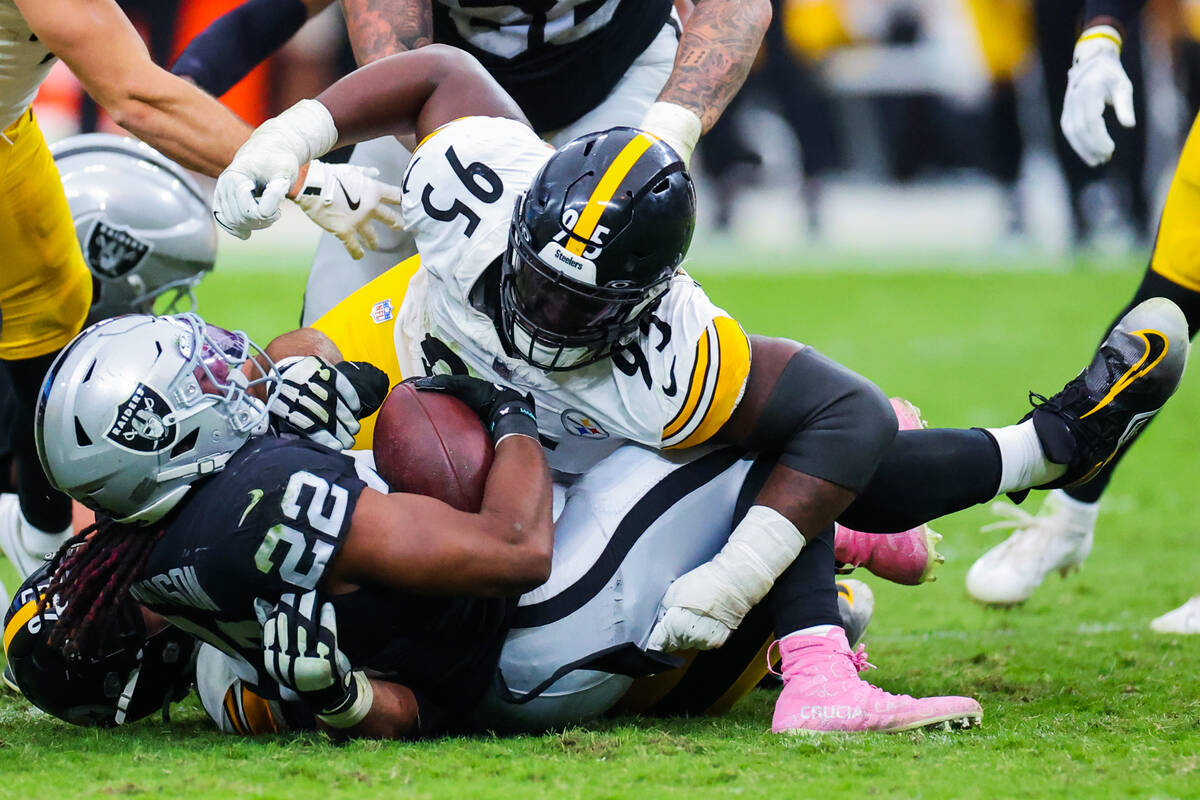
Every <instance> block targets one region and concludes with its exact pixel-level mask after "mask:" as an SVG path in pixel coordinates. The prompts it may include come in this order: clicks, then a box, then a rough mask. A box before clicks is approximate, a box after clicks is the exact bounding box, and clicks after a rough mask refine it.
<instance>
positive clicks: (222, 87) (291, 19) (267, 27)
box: [171, 0, 328, 95]
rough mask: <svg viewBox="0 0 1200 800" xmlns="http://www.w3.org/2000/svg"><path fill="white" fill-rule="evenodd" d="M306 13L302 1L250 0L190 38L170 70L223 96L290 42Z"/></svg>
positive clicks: (204, 88)
mask: <svg viewBox="0 0 1200 800" xmlns="http://www.w3.org/2000/svg"><path fill="white" fill-rule="evenodd" d="M327 2H328V0H326V3H327ZM309 11H310V10H309V8H308V7H307V6H306V5H305V4H304V3H302V2H300V0H248V2H245V3H242V4H241V5H240V6H238V7H237V8H235V9H233V10H232V11H230V12H228V13H227V14H223V15H222V16H220V17H218V18H217V19H215V20H214V21H213V22H212V23H211V24H210V25H209V26H208V27H207V28H205V29H204V30H203V31H201V32H200V33H199V34H198V35H197V36H196V37H195V38H194V39H192V41H191V42H189V43H188V46H187V47H185V48H184V50H183V52H182V53H180V54H179V58H178V59H176V60H175V64H174V65H173V66H172V67H171V72H172V73H173V74H175V75H178V76H180V77H182V78H188V79H189V80H191V81H192V82H193V83H195V84H196V85H197V86H199V87H200V88H201V89H203V90H204V91H206V92H208V93H210V94H213V95H222V94H225V92H227V91H229V89H230V88H231V87H232V86H233V85H234V84H236V83H237V82H238V81H240V80H241V79H242V78H244V77H246V75H248V74H249V73H250V71H251V70H252V69H254V68H255V67H257V66H258V65H259V64H261V63H262V62H263V61H264V60H266V59H267V57H269V56H270V55H272V54H273V53H275V51H277V50H278V49H279V48H280V47H282V46H283V45H284V44H285V43H286V42H287V41H288V40H289V39H290V38H292V36H293V35H294V34H295V33H296V31H298V30H300V27H301V26H302V25H304V22H305V20H307V19H308V16H309Z"/></svg>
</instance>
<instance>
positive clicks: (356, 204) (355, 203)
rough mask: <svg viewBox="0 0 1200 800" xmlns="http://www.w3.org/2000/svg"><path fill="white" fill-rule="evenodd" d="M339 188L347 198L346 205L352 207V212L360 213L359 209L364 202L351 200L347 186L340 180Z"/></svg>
mask: <svg viewBox="0 0 1200 800" xmlns="http://www.w3.org/2000/svg"><path fill="white" fill-rule="evenodd" d="M338 188H339V189H341V190H342V195H343V196H344V197H345V198H346V205H348V206H350V210H351V211H358V207H359V206H360V205H362V200H361V199H359V200H351V199H350V193H349V192H347V191H346V186H345V184H343V183H342V182H341V181H340V180H339V181H338Z"/></svg>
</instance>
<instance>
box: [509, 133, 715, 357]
mask: <svg viewBox="0 0 1200 800" xmlns="http://www.w3.org/2000/svg"><path fill="white" fill-rule="evenodd" d="M695 224H696V192H695V188H694V187H693V185H692V179H691V176H689V175H688V173H687V170H686V169H685V167H684V164H683V162H682V161H681V160H680V159H679V156H678V155H676V153H675V151H674V150H672V149H671V148H670V147H668V146H667V145H666V144H664V143H663V142H661V141H660V140H659V139H658V138H656V137H654V136H652V135H650V134H648V133H644V132H642V131H638V130H635V129H633V128H612V129H610V130H607V131H601V132H599V133H592V134H588V135H587V136H582V137H580V138H578V139H575V140H573V141H571V142H569V143H568V144H566V145H564V146H563V147H562V148H560V149H559V150H558V151H557V152H556V153H555V154H554V155H553V156H551V157H550V159H549V160H548V161H547V162H546V163H545V165H544V166H543V167H542V169H541V171H540V172H539V173H538V174H537V176H536V177H535V178H534V179H533V183H532V185H531V186H530V187H529V189H528V190H527V191H526V193H525V194H524V196H523V197H521V198H520V200H518V202H517V207H516V209H515V213H514V216H513V224H512V230H511V232H510V234H509V244H508V250H507V252H506V253H505V255H504V259H503V265H502V268H501V278H500V334H501V338H502V339H503V340H504V344H505V346H506V347H507V348H508V349H509V350H510V351H512V352H513V353H514V354H516V355H519V356H520V357H521V358H523V359H524V360H526V361H528V362H529V363H530V364H533V365H534V366H536V367H539V368H541V369H544V370H567V369H577V368H579V367H582V366H585V365H587V364H592V363H595V362H596V361H599V360H600V359H603V358H606V357H607V356H608V355H609V354H610V353H611V352H612V351H613V349H614V348H615V347H617V346H618V345H619V344H621V343H622V342H624V341H627V340H628V339H629V338H630V337H631V336H633V335H634V334H636V333H637V330H638V327H639V325H640V324H641V323H642V321H643V320H644V319H646V318H647V317H648V316H649V315H650V313H651V312H652V311H653V310H654V307H655V306H656V304H657V301H658V300H659V298H660V297H661V296H662V294H663V293H664V292H665V291H666V290H667V287H668V286H669V285H670V281H671V277H672V276H673V275H674V274H675V271H676V269H677V267H678V266H679V264H680V262H681V261H682V260H683V256H684V254H685V253H687V249H688V245H689V244H690V243H691V240H692V230H693V229H694V228H695Z"/></svg>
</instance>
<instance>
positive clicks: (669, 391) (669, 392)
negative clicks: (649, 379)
mask: <svg viewBox="0 0 1200 800" xmlns="http://www.w3.org/2000/svg"><path fill="white" fill-rule="evenodd" d="M662 390H663V394H665V395H666V396H667V397H674V396H675V392H677V391H679V384H677V383H676V382H675V359H674V358H672V359H671V385H670V386H664V387H662Z"/></svg>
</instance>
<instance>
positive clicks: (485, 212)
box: [395, 117, 750, 475]
mask: <svg viewBox="0 0 1200 800" xmlns="http://www.w3.org/2000/svg"><path fill="white" fill-rule="evenodd" d="M553 152H554V150H553V148H551V147H550V146H549V145H547V144H545V143H544V142H543V141H541V140H540V139H539V138H538V137H537V135H536V134H534V133H533V131H531V130H530V129H529V128H528V127H527V126H525V125H523V124H521V123H519V122H515V121H512V120H506V119H495V118H490V117H466V118H464V119H460V120H456V121H455V122H452V123H450V124H448V125H445V126H443V127H442V128H440V129H438V130H437V131H435V132H434V133H433V134H431V135H430V136H428V137H427V138H426V139H425V141H423V142H422V143H421V145H420V146H419V147H418V149H417V150H416V151H415V152H414V153H413V158H412V161H411V162H410V164H409V167H408V170H407V172H406V173H405V175H404V181H403V183H402V184H401V185H402V188H403V191H404V199H403V206H402V208H403V214H404V223H405V227H406V229H407V230H408V231H409V232H411V233H412V234H413V237H414V239H415V240H416V244H417V250H418V252H419V253H420V256H421V268H420V269H419V270H417V273H416V274H415V275H414V276H413V278H412V280H411V281H410V283H409V286H408V291H407V293H406V294H405V297H404V302H403V304H402V305H401V307H400V312H399V315H398V319H397V324H396V328H395V331H396V353H397V356H398V358H399V361H400V367H401V371H402V373H403V374H404V375H429V374H436V373H459V374H461V373H469V374H471V375H474V376H476V377H479V378H483V379H486V380H490V381H493V382H495V383H501V384H506V385H508V386H512V387H513V388H515V389H519V390H521V391H527V392H530V393H531V394H532V395H533V397H534V400H535V401H536V403H537V417H538V428H539V431H540V432H541V434H542V436H543V444H545V445H546V448H547V456H548V459H549V462H550V466H551V467H552V468H554V469H555V470H557V471H559V472H560V473H567V474H574V475H579V474H582V473H583V472H585V471H586V470H587V469H588V468H590V467H591V466H592V465H594V464H596V463H597V462H598V461H600V460H601V459H602V458H604V457H605V456H606V455H608V454H609V453H611V452H612V451H613V450H615V449H616V448H617V447H618V446H620V445H621V444H623V443H626V442H629V441H632V442H637V443H639V444H642V445H647V446H650V447H655V448H659V447H690V446H692V445H696V444H699V443H701V442H704V441H706V440H707V439H708V438H709V437H711V436H712V435H713V434H714V433H716V431H717V430H718V429H719V428H720V427H721V426H722V425H723V424H724V423H725V421H726V420H728V419H729V415H730V414H731V413H732V412H733V409H734V407H735V406H736V405H737V403H738V401H739V400H740V399H741V394H742V391H743V389H744V388H745V383H746V376H747V375H748V374H749V370H750V342H749V340H748V339H747V338H746V334H745V333H744V332H743V331H742V329H741V327H740V326H739V325H738V324H737V323H736V322H735V321H734V320H733V319H731V318H730V317H729V315H727V314H726V313H725V312H724V311H722V310H721V309H720V308H718V307H717V306H715V305H713V303H712V302H711V301H710V300H709V299H708V297H707V296H706V295H705V294H704V291H703V290H702V289H701V288H700V285H699V284H697V283H696V282H695V281H693V280H692V279H691V278H690V277H688V276H687V274H686V273H684V272H683V271H682V270H681V271H680V272H679V274H678V275H676V277H675V278H674V279H673V281H672V283H671V287H670V289H669V290H668V291H667V293H666V294H665V295H664V297H663V300H662V302H661V303H660V304H659V306H658V309H657V310H656V311H655V312H654V315H653V317H652V318H651V322H650V324H649V325H648V326H646V327H645V328H644V329H643V330H642V332H641V333H640V334H639V335H638V336H637V338H636V339H634V340H633V341H631V342H629V343H628V345H627V346H625V347H623V348H622V349H620V350H618V351H617V352H615V353H614V354H613V356H612V358H610V359H604V360H602V361H600V362H598V363H596V364H592V365H590V366H586V367H581V368H579V369H575V370H569V371H565V372H544V371H542V370H540V369H538V368H536V367H534V366H532V365H530V364H528V363H527V362H525V361H523V360H521V359H520V358H518V357H516V356H509V355H507V354H506V353H505V351H504V347H503V345H502V344H501V341H500V336H499V334H498V332H497V330H496V326H495V323H494V321H493V319H492V318H491V317H489V316H487V315H486V314H484V313H483V312H481V311H479V310H477V309H475V308H473V307H472V306H471V303H470V299H469V295H470V292H471V289H472V287H473V286H474V285H475V283H476V282H477V281H478V280H479V278H480V276H482V275H483V273H484V271H485V270H486V269H487V268H488V267H489V266H490V265H491V264H493V263H494V262H496V261H497V259H499V258H501V257H502V256H503V254H504V252H505V249H506V247H507V244H508V237H509V230H510V227H511V225H512V220H513V209H514V208H515V206H516V203H517V200H518V198H519V197H520V196H521V194H522V193H523V192H524V191H525V190H526V188H528V186H529V185H530V183H531V182H532V180H533V178H534V176H535V175H536V174H537V172H538V170H539V169H540V168H541V166H542V164H544V163H545V161H546V159H547V158H549V157H550V156H551V155H552V154H553Z"/></svg>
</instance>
